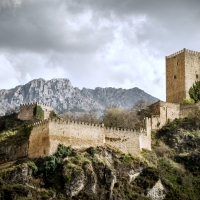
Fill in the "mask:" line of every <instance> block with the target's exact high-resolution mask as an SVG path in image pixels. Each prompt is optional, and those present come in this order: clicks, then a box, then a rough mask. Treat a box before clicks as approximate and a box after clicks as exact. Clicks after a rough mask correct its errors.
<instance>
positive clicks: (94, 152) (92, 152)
mask: <svg viewBox="0 0 200 200" xmlns="http://www.w3.org/2000/svg"><path fill="white" fill-rule="evenodd" d="M86 151H87V152H88V153H89V154H90V155H91V156H92V157H94V155H95V154H96V153H97V150H96V149H95V148H94V147H89V148H87V149H86Z"/></svg>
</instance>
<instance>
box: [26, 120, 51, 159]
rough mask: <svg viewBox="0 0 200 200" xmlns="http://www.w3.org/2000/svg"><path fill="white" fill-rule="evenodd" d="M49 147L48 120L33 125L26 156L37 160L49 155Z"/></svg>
mask: <svg viewBox="0 0 200 200" xmlns="http://www.w3.org/2000/svg"><path fill="white" fill-rule="evenodd" d="M49 147H50V140H49V120H44V121H42V122H37V123H34V124H33V130H32V131H31V134H30V136H29V149H28V156H29V157H30V158H37V157H44V156H47V155H50V154H49V152H50V150H49Z"/></svg>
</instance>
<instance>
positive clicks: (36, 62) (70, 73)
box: [0, 0, 200, 100]
mask: <svg viewBox="0 0 200 200" xmlns="http://www.w3.org/2000/svg"><path fill="white" fill-rule="evenodd" d="M183 48H187V49H191V50H194V51H200V0H168V1H166V0H165V1H164V0H0V89H10V88H13V87H15V86H17V85H21V84H25V83H27V82H29V81H31V80H32V79H36V78H44V79H45V80H49V79H52V78H68V79H70V81H71V83H72V85H73V86H76V87H79V88H80V89H81V88H82V87H86V88H95V87H98V86H100V87H115V88H126V89H129V88H133V87H138V88H140V89H142V90H144V91H146V92H147V93H149V94H151V95H153V96H155V97H158V98H160V99H162V100H165V56H168V55H170V54H172V53H174V52H176V51H179V50H181V49H183Z"/></svg>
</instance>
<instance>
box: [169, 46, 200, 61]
mask: <svg viewBox="0 0 200 200" xmlns="http://www.w3.org/2000/svg"><path fill="white" fill-rule="evenodd" d="M183 52H186V53H190V54H195V55H199V56H200V52H198V51H193V50H189V49H186V48H184V49H182V50H180V51H177V52H175V53H173V54H171V55H169V56H166V59H169V58H172V57H175V56H177V55H179V54H181V53H183Z"/></svg>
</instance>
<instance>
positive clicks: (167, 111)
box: [149, 101, 180, 130]
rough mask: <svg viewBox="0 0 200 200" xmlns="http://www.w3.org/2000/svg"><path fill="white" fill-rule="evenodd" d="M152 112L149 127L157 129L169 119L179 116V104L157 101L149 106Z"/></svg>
mask: <svg viewBox="0 0 200 200" xmlns="http://www.w3.org/2000/svg"><path fill="white" fill-rule="evenodd" d="M149 110H150V112H151V114H152V118H151V128H152V130H157V129H159V128H162V127H163V126H164V125H166V124H167V123H168V122H169V121H172V120H174V119H176V118H180V104H177V103H168V102H162V101H158V102H156V103H154V104H152V105H150V106H149Z"/></svg>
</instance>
